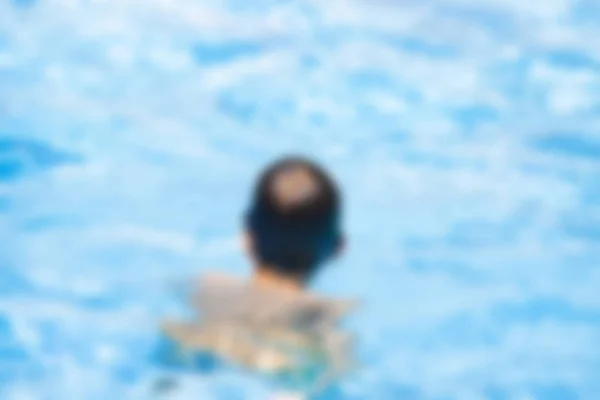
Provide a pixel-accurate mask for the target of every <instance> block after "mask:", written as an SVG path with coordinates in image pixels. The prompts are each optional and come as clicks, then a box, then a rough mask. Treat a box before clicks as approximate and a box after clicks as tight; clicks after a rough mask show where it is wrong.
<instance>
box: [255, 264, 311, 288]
mask: <svg viewBox="0 0 600 400" xmlns="http://www.w3.org/2000/svg"><path fill="white" fill-rule="evenodd" d="M252 281H253V282H254V284H256V285H257V286H260V287H263V288H268V289H276V290H282V291H286V292H289V293H300V292H303V291H304V284H303V282H302V281H300V280H298V279H294V278H290V277H287V276H282V275H280V274H277V273H276V272H273V270H272V269H271V268H268V267H264V266H257V267H255V268H254V276H253V277H252Z"/></svg>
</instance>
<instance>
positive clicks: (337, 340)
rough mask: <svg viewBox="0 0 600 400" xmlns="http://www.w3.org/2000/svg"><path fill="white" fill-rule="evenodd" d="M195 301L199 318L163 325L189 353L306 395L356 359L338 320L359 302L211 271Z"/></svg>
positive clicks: (350, 342) (323, 385) (182, 350)
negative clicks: (213, 357)
mask: <svg viewBox="0 0 600 400" xmlns="http://www.w3.org/2000/svg"><path fill="white" fill-rule="evenodd" d="M192 304H193V307H194V309H195V310H196V311H197V316H196V318H195V319H194V320H192V321H187V322H177V321H169V322H165V323H164V324H163V331H164V333H165V334H166V335H167V337H169V338H170V339H171V340H173V341H174V342H175V343H176V344H177V345H178V348H179V349H180V351H181V352H182V353H184V354H185V353H190V352H192V353H193V352H196V353H209V354H212V355H214V356H215V357H217V358H219V359H221V360H223V361H226V362H228V363H231V364H232V365H236V366H239V367H242V368H246V369H248V370H251V371H255V372H258V373H261V374H263V375H266V376H269V377H271V378H273V379H274V381H275V383H276V384H278V386H282V387H285V388H286V389H288V390H294V391H296V392H302V393H304V394H307V395H310V394H314V393H317V392H319V391H321V390H322V389H324V388H325V387H327V386H328V385H329V384H331V383H332V382H333V381H334V380H335V379H336V378H338V377H339V376H340V375H342V374H343V373H345V372H347V371H348V370H349V369H350V368H351V366H352V364H353V362H352V338H351V336H350V335H349V334H347V333H345V332H343V331H341V330H340V327H339V324H340V322H341V319H342V318H343V317H344V316H345V315H347V313H348V312H349V311H350V310H351V309H352V308H353V306H354V304H353V302H350V301H340V300H329V299H323V298H318V297H315V296H312V295H309V294H307V293H304V292H299V293H295V292H290V291H284V290H280V289H276V288H272V287H264V286H261V285H257V284H255V283H252V282H244V281H241V280H237V279H235V278H233V277H229V276H225V275H212V276H207V277H205V278H204V279H202V280H201V281H200V285H199V289H198V291H197V292H196V293H194V295H193V297H192Z"/></svg>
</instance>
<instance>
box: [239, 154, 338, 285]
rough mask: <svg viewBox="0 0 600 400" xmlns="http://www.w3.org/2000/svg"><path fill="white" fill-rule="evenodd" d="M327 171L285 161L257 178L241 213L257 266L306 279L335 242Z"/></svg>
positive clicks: (333, 192)
mask: <svg viewBox="0 0 600 400" xmlns="http://www.w3.org/2000/svg"><path fill="white" fill-rule="evenodd" d="M339 197H340V196H339V192H338V189H337V187H336V185H335V183H334V182H333V180H332V179H331V178H330V177H329V176H328V175H327V173H326V172H325V171H324V170H323V169H322V168H320V167H319V166H318V165H316V164H315V163H313V162H311V161H309V160H307V159H304V158H301V157H287V158H284V159H282V160H279V161H277V162H275V163H274V164H272V165H270V166H269V167H267V168H266V169H265V170H264V171H263V172H262V174H261V175H260V177H259V179H258V182H257V185H256V188H255V192H254V194H253V198H252V203H251V206H250V210H249V213H248V215H247V221H246V224H247V226H246V228H247V230H248V231H249V233H250V235H251V237H252V247H253V248H252V250H253V254H254V256H255V257H256V258H257V262H259V263H260V264H261V266H263V267H264V268H269V269H272V270H273V272H276V273H278V274H280V275H283V276H288V277H293V278H296V279H301V280H306V279H309V278H311V277H312V276H313V275H314V273H315V272H316V271H317V270H318V269H319V267H320V266H321V265H322V264H323V263H324V262H325V261H326V260H327V259H328V258H330V257H331V256H332V255H333V254H334V253H335V251H336V249H337V248H338V246H339V244H340V242H341V232H340V226H339V224H340V198H339Z"/></svg>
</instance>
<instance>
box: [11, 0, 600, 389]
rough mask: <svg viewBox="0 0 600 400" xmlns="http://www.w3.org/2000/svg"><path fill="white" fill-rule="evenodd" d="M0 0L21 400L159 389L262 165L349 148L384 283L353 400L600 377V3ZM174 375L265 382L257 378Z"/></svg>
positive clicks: (364, 242)
mask: <svg viewBox="0 0 600 400" xmlns="http://www.w3.org/2000/svg"><path fill="white" fill-rule="evenodd" d="M246 3H248V2H244V1H241V0H238V1H233V0H230V1H210V0H206V1H202V2H200V1H192V0H177V1H164V0H144V1H142V0H128V1H119V2H109V1H105V0H104V1H103V0H87V1H85V0H39V1H35V0H29V1H23V0H20V1H17V0H13V1H4V2H1V3H0V239H1V241H0V339H1V340H0V398H2V399H11V400H12V399H76V400H78V399H108V398H112V399H146V398H150V397H149V388H150V387H151V386H152V384H153V382H155V380H156V379H157V378H158V377H160V376H161V374H162V371H161V369H160V366H159V365H158V364H156V363H155V362H154V361H153V358H152V352H153V351H154V348H155V346H156V340H157V337H156V336H157V335H156V329H155V326H156V322H157V320H158V319H159V318H160V317H162V316H164V315H167V314H171V313H177V312H180V306H179V304H178V302H177V299H175V298H174V297H175V296H174V295H173V293H172V287H173V285H174V284H175V283H177V282H178V281H180V280H182V279H185V278H186V277H189V276H191V275H193V274H196V273H198V272H201V271H203V270H206V269H207V268H214V267H218V268H222V269H223V270H226V271H228V272H232V273H239V274H244V273H246V272H247V268H248V266H247V264H246V263H245V260H244V258H243V256H242V254H241V253H240V252H239V251H238V249H237V234H238V231H239V228H240V216H241V213H242V211H243V208H244V206H245V202H246V195H247V192H248V189H249V187H250V185H251V183H252V178H253V177H254V174H255V173H256V172H257V171H258V169H259V168H260V167H261V166H262V165H263V164H264V163H265V162H268V161H270V160H271V159H272V158H273V157H276V156H278V155H280V154H283V153H286V152H291V151H294V152H298V151H299V152H303V153H307V154H310V155H313V156H314V157H316V158H317V159H319V160H321V161H323V162H324V163H326V164H327V165H328V166H329V167H330V168H331V169H332V170H333V171H334V172H335V173H336V174H337V176H338V177H339V178H340V180H341V181H342V184H343V188H344V191H345V194H346V203H347V204H346V227H347V230H348V233H349V236H350V243H349V248H348V251H347V253H346V255H345V257H344V258H343V260H341V261H340V262H339V263H337V264H336V265H332V266H331V268H330V269H329V270H328V271H327V272H326V273H325V274H324V275H323V276H322V277H321V279H320V281H319V282H317V283H316V289H317V290H319V291H323V292H326V293H330V294H343V295H347V294H355V295H357V296H359V297H361V298H363V299H364V300H365V303H366V306H365V308H364V309H362V310H361V312H360V313H359V314H358V315H357V316H356V318H354V319H353V320H352V321H350V325H351V326H352V327H353V329H355V330H356V331H357V332H358V334H359V337H360V339H361V348H360V353H361V357H362V359H363V362H364V368H363V369H362V370H361V371H360V372H359V373H357V374H356V375H355V376H353V377H352V378H351V379H348V381H347V382H342V383H341V385H340V388H339V390H340V391H339V392H338V393H337V394H334V395H333V397H336V396H337V398H344V399H346V398H347V399H374V400H386V399H391V400H395V399H492V400H499V399H561V400H562V399H591V400H594V399H597V398H598V397H599V396H600V381H599V380H598V377H599V376H600V346H598V343H599V342H600V296H599V295H598V293H600V184H599V182H600V133H599V132H598V121H599V116H600V114H599V110H600V108H599V105H600V102H599V99H600V69H599V65H600V64H599V60H600V45H599V44H598V43H595V42H594V40H593V38H594V37H597V36H598V35H599V34H600V27H599V26H598V24H597V23H596V21H597V18H598V17H600V10H599V9H598V6H597V5H595V3H594V2H592V1H578V2H567V1H564V0H552V1H546V2H544V4H543V5H534V4H533V3H532V2H530V3H525V2H521V1H516V0H514V1H513V0H490V1H487V2H486V3H485V4H483V3H481V2H476V1H474V0H460V1H459V0H439V1H431V0H428V1H420V2H412V1H408V0H404V1H397V2H392V1H383V0H378V1H366V0H362V1H358V0H345V1H341V0H340V1H338V0H335V1H334V0H328V1H327V2H322V1H321V2H319V1H316V0H312V1H309V0H306V1H273V0H256V1H253V2H252V5H251V6H250V5H248V4H246ZM179 378H180V379H179V383H178V387H177V389H176V391H175V392H174V394H173V396H175V397H173V398H181V399H187V398H190V399H191V398H194V399H196V398H201V399H205V398H206V399H210V398H217V399H226V400H227V399H265V398H266V396H267V395H268V388H267V387H266V386H265V385H263V384H262V383H261V382H258V381H256V380H255V379H252V378H251V377H247V376H242V375H240V374H239V373H235V372H230V371H221V372H219V373H216V374H213V375H210V376H199V375H194V374H190V373H183V374H182V375H181V376H180V377H179Z"/></svg>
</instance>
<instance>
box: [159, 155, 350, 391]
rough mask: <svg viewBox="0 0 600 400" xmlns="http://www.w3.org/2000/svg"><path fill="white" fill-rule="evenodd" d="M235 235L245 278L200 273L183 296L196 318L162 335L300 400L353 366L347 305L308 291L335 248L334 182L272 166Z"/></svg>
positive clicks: (292, 161)
mask: <svg viewBox="0 0 600 400" xmlns="http://www.w3.org/2000/svg"><path fill="white" fill-rule="evenodd" d="M243 237H244V248H245V250H246V252H247V254H248V257H249V259H250V261H251V264H252V275H251V277H250V279H249V280H241V279H238V278H236V277H233V276H228V275H225V274H222V273H210V274H205V275H204V276H203V277H202V278H201V279H200V281H199V282H198V284H197V286H196V288H195V290H194V293H193V295H192V296H191V303H192V305H193V308H194V310H196V311H197V314H196V318H195V319H194V320H193V321H192V322H177V321H169V322H165V324H163V331H164V332H165V334H166V335H167V337H169V338H171V339H172V340H173V341H174V342H176V343H177V344H178V345H179V346H180V347H181V348H183V349H185V352H184V353H187V354H190V353H189V352H190V351H202V352H208V353H210V354H212V355H215V356H216V357H218V358H220V359H222V360H225V361H227V362H229V363H232V364H234V365H237V366H240V367H245V368H247V369H249V370H251V371H256V372H260V373H263V374H266V375H268V376H271V377H274V378H275V381H276V382H278V383H279V384H280V386H282V387H286V388H287V389H291V390H293V391H294V392H297V393H300V392H302V393H304V395H306V396H309V397H310V395H311V393H312V394H315V393H318V392H319V391H322V390H323V389H324V388H326V387H327V386H328V385H330V384H331V383H332V382H334V381H335V380H336V379H337V378H338V377H340V376H341V375H342V374H344V373H345V372H347V371H348V370H349V369H350V368H351V366H352V364H353V360H352V359H351V354H352V351H351V348H352V341H353V340H352V337H351V336H350V335H349V334H347V333H346V332H344V331H342V330H341V329H340V323H341V321H342V319H343V318H344V317H345V316H346V315H347V314H348V313H349V312H350V311H351V310H353V309H354V308H355V306H356V302H355V301H353V300H341V299H330V298H325V297H322V296H318V295H316V294H314V293H312V292H311V291H310V289H309V288H310V282H311V281H312V280H313V279H314V278H315V277H316V276H317V275H318V273H319V272H320V271H321V270H322V269H323V267H324V265H326V263H327V262H328V261H330V260H332V259H333V258H335V257H336V256H338V255H339V254H340V253H341V251H342V250H343V247H344V235H343V233H342V228H341V198H340V193H339V189H338V187H337V185H336V183H335V182H334V181H333V179H332V178H331V177H330V176H329V175H328V174H327V173H326V172H325V170H324V169H323V168H321V167H320V166H319V165H317V164H316V163H314V162H312V161H310V160H308V159H306V158H302V157H298V156H291V157H285V158H283V159H280V160H278V161H276V162H274V163H273V164H271V165H269V166H268V167H267V168H265V169H264V170H263V172H262V173H261V174H260V176H259V178H258V181H257V184H256V185H255V189H254V193H253V195H252V198H251V202H250V207H249V209H248V212H247V214H246V217H245V229H244V235H243Z"/></svg>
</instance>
